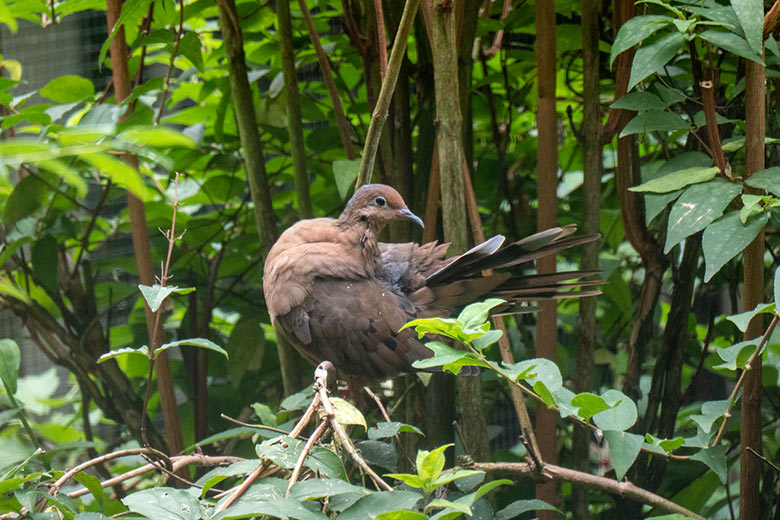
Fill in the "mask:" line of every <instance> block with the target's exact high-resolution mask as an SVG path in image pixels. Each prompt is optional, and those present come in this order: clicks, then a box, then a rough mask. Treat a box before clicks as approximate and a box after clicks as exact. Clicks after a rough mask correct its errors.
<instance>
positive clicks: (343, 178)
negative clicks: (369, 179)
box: [333, 159, 360, 199]
mask: <svg viewBox="0 0 780 520" xmlns="http://www.w3.org/2000/svg"><path fill="white" fill-rule="evenodd" d="M359 172H360V159H353V160H351V161H349V160H341V161H333V178H334V180H335V181H336V188H338V190H339V195H340V196H341V198H342V199H346V198H347V194H348V193H349V190H350V188H352V186H353V185H354V184H355V179H357V176H358V173H359Z"/></svg>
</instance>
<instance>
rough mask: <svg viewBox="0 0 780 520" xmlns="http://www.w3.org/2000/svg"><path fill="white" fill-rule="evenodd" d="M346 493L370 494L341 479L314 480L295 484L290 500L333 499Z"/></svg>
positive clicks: (291, 490)
mask: <svg viewBox="0 0 780 520" xmlns="http://www.w3.org/2000/svg"><path fill="white" fill-rule="evenodd" d="M345 493H350V494H355V495H359V496H363V495H368V494H370V491H368V490H367V489H365V488H363V487H361V486H356V485H354V484H350V483H349V482H345V481H343V480H339V479H333V478H312V479H308V480H301V481H298V482H296V483H295V484H293V487H292V489H290V498H294V499H296V500H311V499H320V498H324V497H332V496H334V495H343V494H345Z"/></svg>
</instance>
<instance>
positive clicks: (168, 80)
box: [154, 0, 184, 125]
mask: <svg viewBox="0 0 780 520" xmlns="http://www.w3.org/2000/svg"><path fill="white" fill-rule="evenodd" d="M183 34H184V0H179V29H178V30H177V31H176V36H175V38H174V41H173V50H171V59H170V61H169V62H168V71H167V72H166V73H165V83H164V85H163V91H162V99H160V109H159V110H158V111H157V117H155V118H154V124H155V125H159V124H160V119H161V118H162V115H163V111H165V102H166V101H167V100H168V93H169V92H170V90H171V74H173V62H174V61H175V60H176V56H177V55H178V54H179V45H180V44H181V38H182V35H183Z"/></svg>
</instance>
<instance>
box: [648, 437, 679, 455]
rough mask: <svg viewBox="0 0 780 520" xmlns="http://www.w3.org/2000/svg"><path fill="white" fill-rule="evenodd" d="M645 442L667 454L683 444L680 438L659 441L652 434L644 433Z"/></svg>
mask: <svg viewBox="0 0 780 520" xmlns="http://www.w3.org/2000/svg"><path fill="white" fill-rule="evenodd" d="M645 440H646V441H647V442H649V443H650V444H652V445H653V446H654V447H656V448H661V449H662V450H664V451H665V452H667V453H671V452H673V451H674V450H676V449H677V448H679V447H680V446H682V445H683V444H685V439H683V438H682V437H675V438H674V439H660V438H658V437H656V436H654V435H652V434H649V433H646V434H645Z"/></svg>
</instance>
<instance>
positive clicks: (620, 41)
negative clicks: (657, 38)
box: [609, 15, 674, 68]
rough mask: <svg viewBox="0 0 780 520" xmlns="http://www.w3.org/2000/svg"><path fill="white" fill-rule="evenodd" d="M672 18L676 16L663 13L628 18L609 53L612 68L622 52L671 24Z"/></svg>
mask: <svg viewBox="0 0 780 520" xmlns="http://www.w3.org/2000/svg"><path fill="white" fill-rule="evenodd" d="M672 20H674V18H671V17H669V16H663V15H647V16H634V17H633V18H630V19H629V20H627V21H626V23H624V24H623V25H622V26H621V27H620V30H619V31H618V34H617V36H616V37H615V42H614V43H613V44H612V50H611V52H610V54H609V66H610V68H612V64H613V63H614V61H615V58H617V57H618V56H619V55H620V54H621V53H623V52H624V51H626V50H628V49H630V48H631V47H633V46H634V45H636V44H637V43H639V42H641V41H642V40H644V39H645V38H647V37H648V36H650V35H651V34H653V33H654V32H656V31H657V30H659V29H662V28H663V27H664V26H666V25H668V24H670V23H671V22H672Z"/></svg>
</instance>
